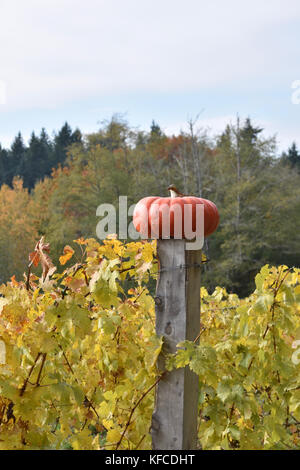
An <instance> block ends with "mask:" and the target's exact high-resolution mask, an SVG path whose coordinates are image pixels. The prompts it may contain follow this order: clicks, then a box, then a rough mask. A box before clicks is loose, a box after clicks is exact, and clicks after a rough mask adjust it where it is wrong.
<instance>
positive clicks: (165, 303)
mask: <svg viewBox="0 0 300 470" xmlns="http://www.w3.org/2000/svg"><path fill="white" fill-rule="evenodd" d="M168 190H169V191H170V195H171V197H166V198H164V197H156V196H149V197H145V198H143V199H141V200H140V201H139V202H138V203H137V205H136V206H135V209H134V213H133V223H134V227H135V229H136V230H137V231H138V232H139V233H141V234H142V236H143V238H156V239H157V255H158V259H159V263H160V269H159V279H158V282H157V288H156V297H155V304H156V307H155V311H156V333H157V335H158V336H163V338H164V343H163V349H162V352H161V354H160V356H159V358H158V368H159V369H160V372H161V373H162V376H161V380H160V381H159V382H158V384H157V387H156V403H155V410H154V413H153V416H152V427H151V430H152V447H153V449H155V450H156V449H161V450H177V449H178V450H190V449H196V448H197V417H198V406H197V405H198V392H199V390H198V385H199V382H198V377H197V375H196V374H194V373H193V372H192V371H191V370H190V369H189V367H188V366H187V367H185V368H180V369H175V370H172V371H169V372H167V373H164V372H165V364H164V358H165V355H166V354H167V353H175V352H176V346H177V344H178V343H180V342H182V341H184V340H190V341H194V340H195V339H196V338H197V337H198V334H199V332H200V267H201V261H202V256H201V250H200V249H198V250H191V249H190V248H191V245H192V244H191V243H189V247H187V243H188V242H187V241H186V240H192V239H193V238H195V239H196V241H198V242H199V241H200V240H202V241H203V236H208V235H210V234H211V233H213V232H214V231H215V230H216V228H217V226H218V223H219V213H218V210H217V208H216V206H215V204H214V203H213V202H211V201H208V200H207V199H202V198H197V197H195V196H185V195H184V194H182V193H180V192H179V191H178V190H177V189H176V187H175V186H174V185H170V186H169V187H168ZM191 227H192V230H191ZM193 246H194V247H195V248H196V246H198V248H199V247H201V243H196V244H195V245H193ZM187 248H189V249H187Z"/></svg>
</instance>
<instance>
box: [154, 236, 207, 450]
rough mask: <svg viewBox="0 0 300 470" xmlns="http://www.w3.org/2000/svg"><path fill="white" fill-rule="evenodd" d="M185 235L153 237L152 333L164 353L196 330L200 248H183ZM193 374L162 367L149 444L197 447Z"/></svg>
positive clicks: (192, 337) (193, 335)
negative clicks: (155, 259) (157, 271)
mask: <svg viewBox="0 0 300 470" xmlns="http://www.w3.org/2000/svg"><path fill="white" fill-rule="evenodd" d="M185 245H186V242H185V240H174V239H170V240H157V251H158V259H159V261H160V275H159V279H158V282H157V289H156V297H155V304H156V308H155V310H156V333H157V334H158V335H159V336H163V337H164V347H163V351H162V353H161V354H160V357H159V359H158V367H159V369H160V370H161V371H163V370H164V353H169V352H171V353H173V352H175V351H176V345H177V344H178V343H179V342H180V341H183V340H186V339H187V340H191V341H193V340H195V338H196V337H197V335H198V334H199V330H200V265H201V250H198V251H192V250H186V246H185ZM198 392H199V381H198V376H197V375H196V374H194V373H193V372H191V370H190V369H189V368H188V367H185V368H181V369H176V370H173V371H171V372H167V373H166V375H165V376H164V377H163V378H162V380H161V381H160V382H159V383H158V385H157V389H156V404H155V410H154V413H153V417H152V448H153V449H162V450H176V449H179V450H181V449H186V450H189V449H196V448H197V415H198V406H197V405H198Z"/></svg>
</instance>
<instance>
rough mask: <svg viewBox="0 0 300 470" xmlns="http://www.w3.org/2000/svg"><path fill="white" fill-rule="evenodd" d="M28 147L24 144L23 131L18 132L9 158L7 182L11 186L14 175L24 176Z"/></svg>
mask: <svg viewBox="0 0 300 470" xmlns="http://www.w3.org/2000/svg"><path fill="white" fill-rule="evenodd" d="M26 151H27V148H26V146H25V144H24V141H23V137H22V134H21V132H19V133H18V135H17V136H16V138H15V140H14V141H13V143H12V145H11V149H10V151H9V154H8V159H7V170H6V183H7V184H9V185H10V186H11V185H12V181H13V178H14V176H21V177H23V172H24V168H25V160H26Z"/></svg>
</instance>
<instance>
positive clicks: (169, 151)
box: [0, 116, 300, 295]
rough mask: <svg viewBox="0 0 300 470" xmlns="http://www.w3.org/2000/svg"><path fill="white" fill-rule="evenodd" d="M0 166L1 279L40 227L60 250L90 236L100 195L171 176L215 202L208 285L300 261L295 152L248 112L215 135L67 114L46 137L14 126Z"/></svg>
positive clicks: (299, 168) (157, 184)
mask: <svg viewBox="0 0 300 470" xmlns="http://www.w3.org/2000/svg"><path fill="white" fill-rule="evenodd" d="M0 169H1V170H0V181H1V185H2V186H1V189H0V280H1V281H4V280H7V279H9V278H10V277H11V276H12V275H14V274H15V275H16V276H19V277H20V276H22V273H23V272H24V270H25V269H26V265H24V255H26V254H27V253H28V252H29V251H30V250H31V248H32V246H33V245H34V243H35V241H36V240H37V239H38V238H39V237H40V236H41V235H45V237H46V239H47V240H48V241H49V242H50V243H51V246H52V250H53V252H52V255H53V257H54V259H55V257H56V258H58V257H59V255H60V254H61V252H62V249H63V247H64V246H65V245H66V244H70V243H71V241H72V240H74V239H78V238H80V237H81V236H83V237H88V238H89V237H95V236H96V233H95V229H96V225H97V222H98V219H97V217H96V208H97V207H98V205H99V204H101V203H112V204H114V205H115V206H116V207H117V206H118V198H119V196H122V195H127V196H128V203H129V205H130V204H134V203H136V202H137V201H138V200H139V199H140V198H142V197H144V196H149V195H161V196H167V195H168V194H167V190H166V188H167V186H168V185H169V184H170V183H174V184H175V185H176V186H177V187H178V188H179V189H180V190H181V191H182V192H183V193H185V194H194V195H197V196H201V197H204V198H207V199H210V200H212V201H213V202H215V203H216V205H217V207H218V209H219V211H220V216H221V221H220V226H219V228H218V230H217V231H216V232H215V234H214V235H213V236H211V237H209V238H208V239H207V240H206V242H205V247H204V251H205V253H206V255H207V257H208V259H209V262H208V263H206V264H205V265H204V273H203V283H204V285H205V286H206V287H207V288H209V289H213V288H214V287H215V285H221V286H224V287H227V289H229V290H230V291H233V292H237V293H238V294H239V295H247V294H248V293H249V292H250V291H251V290H252V289H253V286H254V276H255V274H256V273H257V271H258V270H259V269H260V267H261V266H262V265H264V264H267V263H269V264H270V265H274V264H275V265H278V264H286V265H289V266H299V265H300V243H299V242H300V230H299V229H300V153H299V151H298V149H297V146H296V144H292V145H291V147H290V148H289V149H288V150H287V151H286V152H284V153H282V155H280V156H278V154H277V148H276V139H275V138H274V137H271V138H266V137H264V133H263V129H262V128H260V127H257V126H254V125H253V124H252V122H251V119H250V118H247V119H245V120H243V121H241V120H240V119H239V118H238V119H237V121H236V122H235V123H230V124H228V125H227V126H226V128H225V129H224V131H223V132H222V133H221V134H220V135H218V136H216V137H215V138H210V137H209V136H208V135H207V133H206V132H205V130H203V129H198V128H197V123H196V122H193V121H190V122H189V123H188V130H187V131H181V132H179V133H178V134H177V135H172V136H169V135H166V134H165V133H164V132H163V131H162V129H161V128H160V126H159V125H158V124H157V123H156V122H152V125H151V128H150V129H149V131H141V130H139V129H135V128H133V127H131V126H130V125H129V124H128V122H126V121H125V120H124V119H123V118H122V117H120V116H113V117H112V119H111V120H109V121H106V122H104V123H103V124H102V125H101V128H100V129H99V130H98V131H97V132H95V133H92V134H89V135H85V136H83V135H82V133H81V132H80V131H79V130H78V129H76V130H74V131H73V130H72V129H71V128H70V126H69V125H68V124H67V123H66V124H65V125H64V126H63V128H62V129H61V130H60V131H59V132H58V133H57V134H55V135H54V138H53V139H50V138H49V136H48V135H47V133H46V132H45V130H42V132H41V134H40V136H36V135H35V134H33V135H32V136H31V139H30V141H29V144H28V146H26V145H25V144H24V142H23V139H22V136H21V135H20V134H19V135H18V136H17V137H16V139H15V141H14V142H13V144H12V146H11V148H10V149H9V150H7V149H1V153H0Z"/></svg>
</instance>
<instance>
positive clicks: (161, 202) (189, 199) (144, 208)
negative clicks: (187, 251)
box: [133, 196, 219, 238]
mask: <svg viewBox="0 0 300 470" xmlns="http://www.w3.org/2000/svg"><path fill="white" fill-rule="evenodd" d="M199 204H201V205H203V209H204V231H203V227H202V228H201V229H202V231H203V232H204V236H205V237H207V236H208V235H210V234H211V233H213V232H214V231H215V230H216V228H217V226H218V224H219V213H218V209H217V207H216V206H215V204H214V203H213V202H211V201H209V200H207V199H202V198H199V197H194V196H185V197H157V196H150V197H145V198H143V199H141V200H140V201H139V202H138V203H137V205H136V206H135V209H134V212H133V224H134V227H135V229H136V230H137V231H138V232H139V233H141V235H142V236H143V237H144V238H174V237H175V238H178V236H176V234H177V233H178V230H177V228H178V225H176V224H177V223H178V220H179V219H178V218H177V217H178V214H179V212H180V211H181V219H180V220H179V224H181V227H180V232H181V233H182V236H181V237H179V238H190V237H184V234H186V233H187V231H190V230H191V229H192V231H193V232H194V233H195V236H199V235H200V234H199V233H198V231H199V224H197V223H196V222H197V221H196V217H197V216H198V215H197V214H198V211H197V206H198V205H199ZM191 219H192V220H191ZM165 220H166V221H167V223H168V224H169V227H167V228H168V230H169V236H167V237H165V236H163V235H164V234H165V226H164V225H163V224H164V223H165ZM187 221H188V224H189V227H187ZM203 232H202V233H203Z"/></svg>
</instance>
